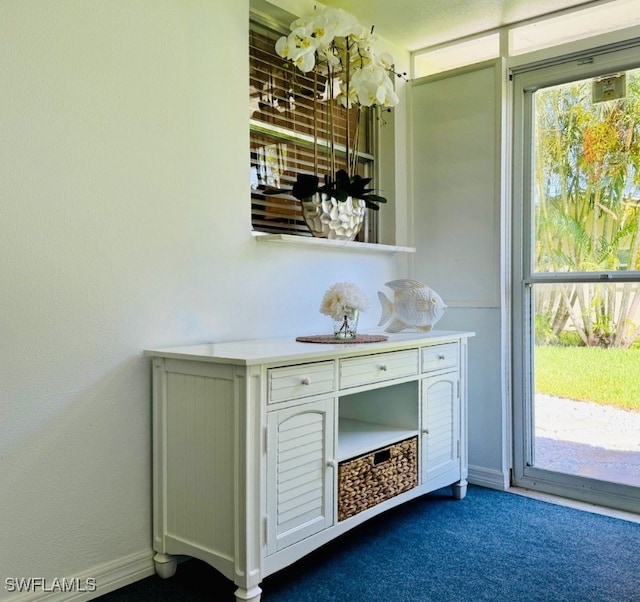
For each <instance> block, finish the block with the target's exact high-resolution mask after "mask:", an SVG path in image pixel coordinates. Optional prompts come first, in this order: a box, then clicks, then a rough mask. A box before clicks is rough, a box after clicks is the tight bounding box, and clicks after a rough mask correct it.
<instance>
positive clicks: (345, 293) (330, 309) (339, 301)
mask: <svg viewBox="0 0 640 602" xmlns="http://www.w3.org/2000/svg"><path fill="white" fill-rule="evenodd" d="M368 307H369V301H368V300H367V297H366V295H365V294H364V293H363V292H362V290H361V289H360V288H358V287H357V286H356V285H355V284H353V283H352V282H337V283H336V284H334V285H332V286H330V287H329V288H328V289H327V291H326V292H325V294H324V297H323V298H322V303H321V304H320V313H322V314H325V315H326V316H331V317H332V318H334V319H337V320H341V319H342V318H343V316H344V315H345V314H349V313H351V312H352V310H354V309H355V310H358V311H366V309H367V308H368Z"/></svg>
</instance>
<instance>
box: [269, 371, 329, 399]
mask: <svg viewBox="0 0 640 602" xmlns="http://www.w3.org/2000/svg"><path fill="white" fill-rule="evenodd" d="M334 381H335V375H334V369H333V362H332V361H329V362H316V363H313V364H301V365H299V366H287V367H285V368H271V369H270V370H269V378H268V383H269V393H268V399H267V402H268V403H277V402H278V401H285V400H287V399H296V398H298V397H308V396H309V395H316V394H318V393H330V392H331V391H333V389H334V388H335V387H334V385H335V382H334Z"/></svg>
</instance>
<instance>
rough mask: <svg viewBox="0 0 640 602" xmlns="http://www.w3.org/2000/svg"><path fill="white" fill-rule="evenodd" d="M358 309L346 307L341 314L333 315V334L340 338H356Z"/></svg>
mask: <svg viewBox="0 0 640 602" xmlns="http://www.w3.org/2000/svg"><path fill="white" fill-rule="evenodd" d="M359 314H360V312H359V310H357V309H345V310H344V312H342V313H341V314H340V315H339V316H333V318H332V319H333V335H334V336H335V337H336V339H339V340H348V339H355V338H356V336H357V334H358V316H359Z"/></svg>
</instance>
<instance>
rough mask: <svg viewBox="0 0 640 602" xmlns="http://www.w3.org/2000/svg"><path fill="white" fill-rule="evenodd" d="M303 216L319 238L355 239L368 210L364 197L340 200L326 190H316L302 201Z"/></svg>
mask: <svg viewBox="0 0 640 602" xmlns="http://www.w3.org/2000/svg"><path fill="white" fill-rule="evenodd" d="M301 205H302V217H303V218H304V221H305V222H306V224H307V226H308V227H309V230H310V231H311V233H312V234H313V235H314V236H316V237H318V238H328V239H332V240H353V239H354V238H355V237H356V236H357V235H358V232H360V230H361V228H362V224H363V222H364V216H365V211H366V205H365V202H364V201H363V200H362V199H354V198H352V197H347V199H346V200H345V201H338V200H337V199H335V198H333V197H330V196H329V195H328V194H326V193H324V192H316V193H315V194H314V195H313V196H312V197H310V198H308V199H305V200H303V201H301Z"/></svg>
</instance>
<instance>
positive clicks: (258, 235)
mask: <svg viewBox="0 0 640 602" xmlns="http://www.w3.org/2000/svg"><path fill="white" fill-rule="evenodd" d="M252 234H253V236H254V238H255V239H256V240H257V241H258V242H269V243H280V244H286V245H302V246H306V247H324V248H339V249H349V250H351V249H353V250H354V251H377V252H379V253H415V252H416V250H415V248H413V247H400V246H397V245H381V244H378V243H369V242H357V241H350V240H328V239H326V238H314V237H313V236H295V235H294V234H266V233H264V232H252Z"/></svg>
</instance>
